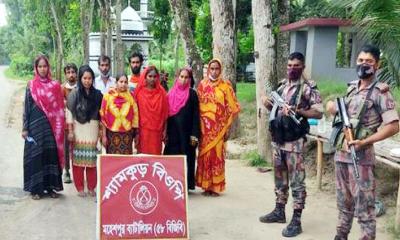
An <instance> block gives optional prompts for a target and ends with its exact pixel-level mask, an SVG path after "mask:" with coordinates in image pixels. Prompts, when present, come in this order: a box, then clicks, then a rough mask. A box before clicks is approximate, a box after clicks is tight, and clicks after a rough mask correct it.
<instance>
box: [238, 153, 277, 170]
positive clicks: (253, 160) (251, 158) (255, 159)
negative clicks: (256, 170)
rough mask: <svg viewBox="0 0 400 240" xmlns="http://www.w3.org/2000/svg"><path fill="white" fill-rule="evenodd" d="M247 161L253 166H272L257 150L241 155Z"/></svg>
mask: <svg viewBox="0 0 400 240" xmlns="http://www.w3.org/2000/svg"><path fill="white" fill-rule="evenodd" d="M241 158H242V159H244V160H245V161H246V162H247V165H249V166H251V167H270V164H268V163H267V161H265V160H264V159H263V158H262V157H261V156H260V155H259V154H258V153H257V151H256V150H253V151H249V152H246V153H244V154H243V157H241Z"/></svg>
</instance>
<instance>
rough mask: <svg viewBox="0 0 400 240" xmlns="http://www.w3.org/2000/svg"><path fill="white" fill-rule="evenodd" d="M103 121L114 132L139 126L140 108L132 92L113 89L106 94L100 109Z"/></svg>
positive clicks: (125, 130) (126, 130)
mask: <svg viewBox="0 0 400 240" xmlns="http://www.w3.org/2000/svg"><path fill="white" fill-rule="evenodd" d="M100 116H101V122H102V123H103V124H104V126H105V127H106V128H107V129H109V130H110V131H113V132H128V131H129V130H131V129H132V128H138V108H137V104H136V101H135V100H134V98H133V96H132V93H131V92H129V91H128V90H127V91H125V92H118V91H117V90H115V89H111V90H110V91H109V92H108V93H107V94H105V95H104V97H103V101H102V103H101V109H100Z"/></svg>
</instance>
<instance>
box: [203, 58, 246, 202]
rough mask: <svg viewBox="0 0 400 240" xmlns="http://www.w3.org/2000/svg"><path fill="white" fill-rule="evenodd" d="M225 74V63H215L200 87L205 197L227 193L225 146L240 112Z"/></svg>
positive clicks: (210, 63) (216, 60) (209, 68)
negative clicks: (222, 74) (223, 73)
mask: <svg viewBox="0 0 400 240" xmlns="http://www.w3.org/2000/svg"><path fill="white" fill-rule="evenodd" d="M221 73H222V64H221V62H220V61H219V60H218V59H213V60H211V61H210V62H209V64H208V69H207V77H206V78H204V79H203V80H202V81H201V82H200V84H199V86H198V87H197V94H198V96H199V106H200V127H201V138H200V145H199V156H198V160H197V172H196V184H197V186H199V187H201V188H202V189H203V190H204V193H203V194H204V195H205V196H219V193H221V192H223V191H224V190H225V142H226V141H227V140H228V138H229V130H230V127H231V125H232V123H233V121H234V119H235V118H236V117H237V115H238V114H239V111H240V107H239V103H238V101H237V100H236V96H235V93H234V91H233V88H232V86H231V84H230V82H229V80H224V79H222V77H221Z"/></svg>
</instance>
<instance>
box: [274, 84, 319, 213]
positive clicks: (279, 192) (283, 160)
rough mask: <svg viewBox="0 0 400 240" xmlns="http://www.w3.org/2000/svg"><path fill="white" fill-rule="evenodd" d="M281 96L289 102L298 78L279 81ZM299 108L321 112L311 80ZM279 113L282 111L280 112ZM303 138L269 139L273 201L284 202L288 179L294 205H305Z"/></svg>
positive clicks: (304, 88) (317, 92) (295, 206)
mask: <svg viewBox="0 0 400 240" xmlns="http://www.w3.org/2000/svg"><path fill="white" fill-rule="evenodd" d="M282 84H283V85H282V87H281V88H282V89H283V91H282V94H281V97H282V98H283V99H284V100H285V101H286V102H289V101H290V99H291V97H292V96H293V94H294V93H295V92H296V89H297V87H298V85H299V84H300V81H296V82H293V83H289V81H288V80H284V81H283V82H282ZM298 108H299V109H300V108H302V109H305V110H309V109H311V108H312V109H316V110H317V111H319V112H322V111H323V110H322V100H321V96H320V94H319V91H318V90H317V88H316V85H315V83H314V82H312V81H305V83H304V87H303V93H302V97H301V99H300V102H299V105H298ZM278 114H282V113H281V112H279V113H278ZM304 142H305V139H303V138H300V139H298V140H296V141H292V142H285V143H284V144H282V145H277V144H276V143H272V158H273V163H274V172H275V194H276V202H277V203H281V204H286V203H287V199H288V196H289V193H288V189H289V182H290V187H291V188H292V197H293V208H294V209H304V204H305V199H306V195H307V194H306V186H305V183H304V179H305V177H306V173H305V168H304V163H303V159H304V157H303V151H304Z"/></svg>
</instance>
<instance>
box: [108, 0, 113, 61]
mask: <svg viewBox="0 0 400 240" xmlns="http://www.w3.org/2000/svg"><path fill="white" fill-rule="evenodd" d="M106 10H107V11H106V12H107V17H106V21H107V38H106V53H107V54H106V55H107V56H109V57H110V58H111V57H112V41H113V35H112V28H113V23H112V21H111V1H110V0H106Z"/></svg>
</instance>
